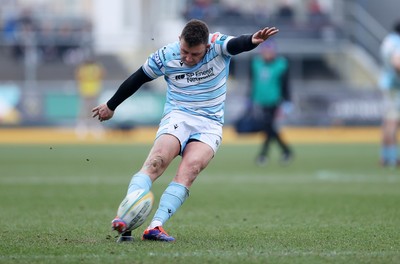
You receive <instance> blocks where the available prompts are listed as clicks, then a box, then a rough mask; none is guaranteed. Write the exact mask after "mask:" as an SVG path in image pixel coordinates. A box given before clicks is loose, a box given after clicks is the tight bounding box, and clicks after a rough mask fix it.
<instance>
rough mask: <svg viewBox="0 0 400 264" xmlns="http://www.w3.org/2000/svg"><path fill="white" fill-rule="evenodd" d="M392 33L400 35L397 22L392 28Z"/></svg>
mask: <svg viewBox="0 0 400 264" xmlns="http://www.w3.org/2000/svg"><path fill="white" fill-rule="evenodd" d="M393 30H394V32H396V33H397V34H399V35H400V21H397V22H396V23H395V24H394V26H393Z"/></svg>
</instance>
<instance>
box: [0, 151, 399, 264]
mask: <svg viewBox="0 0 400 264" xmlns="http://www.w3.org/2000/svg"><path fill="white" fill-rule="evenodd" d="M149 149H150V145H70V146H67V145H25V146H22V145H7V144H5V145H1V146H0V212H1V213H0V223H1V225H0V263H57V264H61V263H175V264H176V263H202V264H203V263H307V264H310V263H346V264H347V263H374V264H375V263H400V170H399V169H397V170H395V169H387V168H381V167H380V166H379V165H378V152H379V147H378V146H377V145H375V144H320V145H312V144H297V145H294V150H295V160H294V162H293V163H292V164H291V165H290V166H286V167H283V166H281V165H280V164H279V163H278V155H277V154H278V153H277V151H274V150H273V151H274V152H273V154H274V155H273V157H272V159H271V162H270V164H269V165H268V166H266V167H256V166H254V163H253V161H254V158H255V155H256V153H257V151H258V146H256V145H222V147H221V148H220V150H219V152H218V153H217V155H216V157H215V158H214V160H213V161H212V162H211V163H210V165H209V167H208V168H206V169H205V170H204V171H203V172H202V173H201V175H200V176H199V177H198V179H197V181H196V182H195V184H194V185H193V187H192V188H191V194H190V197H189V199H188V200H187V201H186V203H185V204H184V205H183V206H182V207H181V208H180V209H179V210H178V212H177V214H176V215H175V216H173V218H172V219H170V221H169V222H167V224H166V225H165V229H166V230H167V232H168V233H169V234H170V235H173V236H175V237H176V239H177V241H176V243H160V242H148V241H141V240H140V236H141V233H142V231H143V229H144V228H145V226H146V225H147V224H148V223H149V220H150V218H151V217H150V218H149V219H148V220H147V221H146V222H145V224H144V225H143V226H141V227H139V228H138V229H137V230H135V231H134V236H135V242H134V243H130V244H117V243H115V235H116V234H115V233H112V232H111V231H110V221H111V220H112V218H113V217H114V216H115V214H116V210H117V207H118V205H119V203H120V201H121V200H122V198H123V196H124V194H125V192H126V189H127V185H128V182H129V180H130V178H131V175H132V174H133V173H134V172H136V171H137V170H138V169H139V168H140V166H141V165H142V162H143V161H144V159H145V157H146V156H147V154H148V151H149ZM178 161H179V158H178V159H177V160H176V161H174V163H173V164H172V165H171V167H170V168H169V169H168V170H167V172H166V173H165V174H164V175H163V176H162V177H161V178H160V179H159V180H158V181H157V182H156V183H155V184H154V185H153V192H154V194H155V196H156V203H155V208H156V206H157V204H158V199H159V198H160V196H161V193H162V191H163V190H164V188H165V187H166V185H167V184H168V183H169V182H170V180H171V179H172V177H173V175H174V171H175V169H176V167H177V164H178ZM155 208H154V209H153V211H152V214H151V216H152V215H153V214H154V212H155Z"/></svg>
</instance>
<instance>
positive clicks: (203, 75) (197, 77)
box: [186, 67, 215, 83]
mask: <svg viewBox="0 0 400 264" xmlns="http://www.w3.org/2000/svg"><path fill="white" fill-rule="evenodd" d="M214 75H215V74H214V67H211V68H209V69H207V70H201V71H196V72H191V73H187V74H186V80H187V82H188V83H193V82H201V81H203V80H206V79H208V78H210V77H211V76H214Z"/></svg>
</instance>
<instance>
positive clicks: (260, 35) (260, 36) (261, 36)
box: [251, 27, 279, 45]
mask: <svg viewBox="0 0 400 264" xmlns="http://www.w3.org/2000/svg"><path fill="white" fill-rule="evenodd" d="M278 32H279V29H277V28H276V27H266V28H264V29H261V30H259V31H257V32H256V33H254V34H253V37H252V38H251V42H252V43H253V44H257V45H258V44H261V43H262V42H264V41H266V40H267V39H268V38H269V37H271V36H273V35H275V34H276V33H278Z"/></svg>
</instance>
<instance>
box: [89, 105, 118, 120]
mask: <svg viewBox="0 0 400 264" xmlns="http://www.w3.org/2000/svg"><path fill="white" fill-rule="evenodd" d="M92 113H93V115H92V117H93V118H96V117H97V118H98V119H99V120H100V122H103V121H106V120H108V119H110V118H112V117H113V115H114V111H112V110H110V108H108V106H107V104H101V105H99V106H96V107H95V108H93V109H92Z"/></svg>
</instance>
